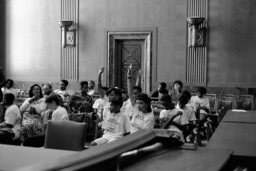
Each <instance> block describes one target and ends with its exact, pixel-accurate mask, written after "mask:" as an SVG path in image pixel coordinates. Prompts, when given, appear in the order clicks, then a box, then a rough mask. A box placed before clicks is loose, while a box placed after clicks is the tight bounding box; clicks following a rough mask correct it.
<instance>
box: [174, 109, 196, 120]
mask: <svg viewBox="0 0 256 171" xmlns="http://www.w3.org/2000/svg"><path fill="white" fill-rule="evenodd" d="M176 108H178V109H179V110H180V111H181V112H182V115H181V116H182V117H184V118H183V119H184V120H183V121H184V122H183V124H188V123H189V121H195V120H196V115H195V111H194V110H193V108H192V107H191V106H189V105H186V106H185V107H184V108H183V109H181V108H180V107H179V106H176Z"/></svg>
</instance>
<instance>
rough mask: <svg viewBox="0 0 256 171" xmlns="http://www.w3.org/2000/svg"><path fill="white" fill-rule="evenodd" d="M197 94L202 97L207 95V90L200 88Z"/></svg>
mask: <svg viewBox="0 0 256 171" xmlns="http://www.w3.org/2000/svg"><path fill="white" fill-rule="evenodd" d="M197 92H199V93H201V94H202V95H205V94H206V93H207V90H206V88H204V87H198V89H197Z"/></svg>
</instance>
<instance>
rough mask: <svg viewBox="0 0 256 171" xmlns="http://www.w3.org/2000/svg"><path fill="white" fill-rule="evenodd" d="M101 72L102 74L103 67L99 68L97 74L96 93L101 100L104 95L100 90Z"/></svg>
mask: <svg viewBox="0 0 256 171" xmlns="http://www.w3.org/2000/svg"><path fill="white" fill-rule="evenodd" d="M103 72H104V67H101V68H100V69H99V72H98V92H99V96H100V98H102V99H103V97H104V95H105V94H104V91H103V90H102V84H101V75H102V73H103Z"/></svg>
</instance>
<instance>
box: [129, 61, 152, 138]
mask: <svg viewBox="0 0 256 171" xmlns="http://www.w3.org/2000/svg"><path fill="white" fill-rule="evenodd" d="M127 85H128V95H129V97H130V101H131V104H132V106H133V109H134V110H133V114H132V119H131V133H134V132H136V131H139V130H141V129H153V128H154V125H155V118H154V114H153V111H152V108H151V104H150V98H149V97H148V95H146V94H143V93H141V94H138V95H137V96H135V95H134V94H133V91H132V85H131V66H130V67H129V68H128V71H127Z"/></svg>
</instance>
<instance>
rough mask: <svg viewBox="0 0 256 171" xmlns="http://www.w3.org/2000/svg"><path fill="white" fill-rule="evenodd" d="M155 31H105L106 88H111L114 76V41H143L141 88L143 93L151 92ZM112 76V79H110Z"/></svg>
mask: <svg viewBox="0 0 256 171" xmlns="http://www.w3.org/2000/svg"><path fill="white" fill-rule="evenodd" d="M156 31H157V28H147V29H145V28H143V29H142V28H141V29H114V30H113V29H107V30H106V35H107V36H106V38H107V41H106V42H107V47H106V55H107V59H106V83H107V86H113V84H114V83H115V79H117V78H116V76H115V75H114V74H113V73H114V71H115V61H114V60H115V59H116V58H115V55H116V49H117V48H116V40H131V39H132V40H142V41H144V57H143V60H144V61H143V63H144V66H143V67H142V71H143V73H142V84H141V88H142V91H143V92H144V93H149V92H151V91H152V83H153V82H156V80H157V79H156ZM112 76H113V77H112Z"/></svg>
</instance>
